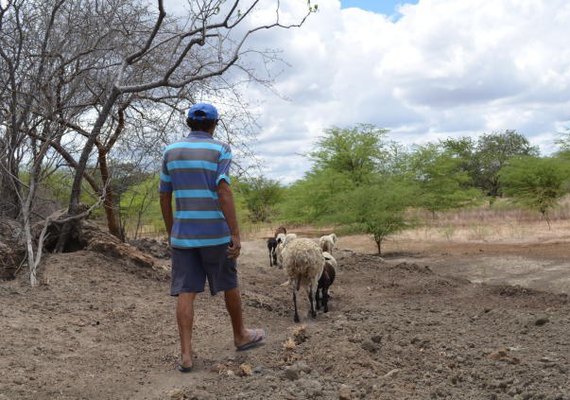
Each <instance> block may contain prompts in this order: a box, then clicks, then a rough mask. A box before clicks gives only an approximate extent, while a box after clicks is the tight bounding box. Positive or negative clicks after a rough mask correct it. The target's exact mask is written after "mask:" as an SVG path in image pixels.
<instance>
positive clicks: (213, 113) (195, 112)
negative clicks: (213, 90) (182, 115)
mask: <svg viewBox="0 0 570 400" xmlns="http://www.w3.org/2000/svg"><path fill="white" fill-rule="evenodd" d="M187 117H188V119H191V120H194V121H204V120H207V119H211V120H217V119H218V110H216V107H214V106H213V105H211V104H208V103H196V104H194V105H193V106H192V107H190V109H189V110H188V114H187Z"/></svg>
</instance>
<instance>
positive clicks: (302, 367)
mask: <svg viewBox="0 0 570 400" xmlns="http://www.w3.org/2000/svg"><path fill="white" fill-rule="evenodd" d="M294 367H295V369H296V370H297V371H300V372H304V373H306V374H310V373H311V371H312V368H311V367H309V365H308V364H307V363H306V362H305V361H297V362H296V363H295V364H294Z"/></svg>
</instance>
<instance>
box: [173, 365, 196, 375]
mask: <svg viewBox="0 0 570 400" xmlns="http://www.w3.org/2000/svg"><path fill="white" fill-rule="evenodd" d="M192 368H193V366H192V365H190V366H189V367H185V366H184V365H182V364H178V365H177V366H176V369H177V370H178V371H180V372H182V373H188V372H192Z"/></svg>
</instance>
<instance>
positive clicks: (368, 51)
mask: <svg viewBox="0 0 570 400" xmlns="http://www.w3.org/2000/svg"><path fill="white" fill-rule="evenodd" d="M271 3H272V4H274V3H275V1H274V0H265V4H267V5H268V6H267V8H266V9H262V10H260V12H259V14H258V15H259V17H256V19H254V20H253V21H251V23H252V24H254V23H259V22H260V21H261V20H263V17H271V16H273V15H274V7H273V6H270V4H271ZM312 3H313V4H314V3H317V4H318V8H319V11H318V12H317V13H315V14H313V15H311V16H310V17H309V18H308V20H307V21H306V23H305V24H304V25H303V26H302V27H301V28H298V29H291V30H269V31H264V32H261V33H260V34H259V35H256V36H255V37H253V38H252V40H250V41H249V42H248V45H249V46H250V48H252V49H258V50H263V49H278V50H279V51H280V53H279V57H280V58H281V59H282V60H283V61H285V63H277V64H276V65H272V66H270V67H269V71H270V72H271V74H272V76H273V86H272V89H271V90H269V89H266V88H264V87H262V86H260V85H254V84H251V85H248V86H247V87H245V88H244V91H243V93H244V96H245V98H246V99H247V100H248V103H249V109H250V110H251V111H252V112H253V113H254V114H255V115H256V116H257V123H258V125H259V131H258V134H257V140H255V141H254V142H253V143H252V148H253V150H254V151H255V152H256V154H257V157H258V159H259V161H261V162H262V164H263V165H264V168H263V170H262V173H263V175H264V176H266V177H268V178H271V179H275V180H277V181H279V182H281V183H283V184H289V183H292V182H294V181H295V180H297V179H300V178H302V177H303V175H304V174H305V173H306V172H307V171H308V170H309V169H310V167H311V164H310V162H309V160H308V159H307V158H306V157H305V156H304V154H306V153H308V152H309V151H311V149H313V147H314V144H315V142H316V141H317V140H318V138H319V137H320V136H322V134H323V131H324V130H325V129H327V128H330V127H332V126H336V127H341V128H342V127H351V126H354V125H355V124H358V123H369V124H374V125H376V126H378V127H382V128H387V129H389V139H391V140H395V141H397V142H398V143H401V144H403V145H407V146H412V145H418V144H419V145H422V144H426V143H429V142H436V141H438V140H440V139H445V138H448V137H456V138H457V137H463V136H471V137H473V138H476V137H477V136H479V135H481V134H483V133H491V132H502V131H504V130H506V129H515V130H517V131H518V132H519V133H521V134H523V135H525V136H526V137H527V138H528V139H529V140H530V142H531V144H533V145H537V146H539V148H540V149H541V152H542V153H543V154H549V153H551V152H552V151H554V150H555V149H556V146H555V144H554V142H555V139H556V138H557V137H558V136H557V134H558V133H559V132H563V131H564V130H565V129H566V128H567V127H570V46H568V45H567V41H568V38H569V37H570V24H568V21H570V2H568V1H567V0H493V1H481V0H461V1H458V0H419V1H410V2H405V1H384V0H361V1H359V0H342V2H341V1H340V0H313V1H312ZM281 6H282V11H283V12H282V21H286V20H287V19H288V18H289V19H291V20H295V18H298V16H299V15H300V14H302V13H303V12H304V11H305V10H306V1H305V0H281ZM252 62H255V61H253V59H252ZM259 67H260V68H259V70H260V71H265V68H267V66H265V65H264V66H261V65H260V66H259ZM222 114H223V110H222Z"/></svg>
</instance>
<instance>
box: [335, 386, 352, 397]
mask: <svg viewBox="0 0 570 400" xmlns="http://www.w3.org/2000/svg"><path fill="white" fill-rule="evenodd" d="M338 399H339V400H351V399H352V390H351V389H350V386H347V385H344V384H342V385H340V388H339V389H338Z"/></svg>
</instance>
